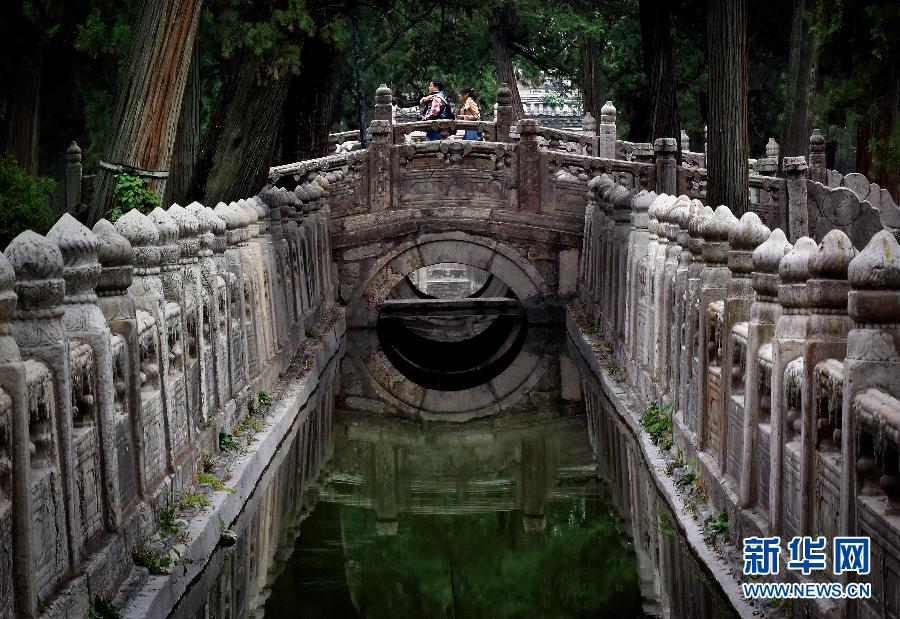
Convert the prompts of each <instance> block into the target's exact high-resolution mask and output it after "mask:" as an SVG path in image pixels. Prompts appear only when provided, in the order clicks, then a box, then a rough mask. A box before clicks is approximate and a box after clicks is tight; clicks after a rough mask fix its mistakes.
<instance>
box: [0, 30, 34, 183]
mask: <svg viewBox="0 0 900 619" xmlns="http://www.w3.org/2000/svg"><path fill="white" fill-rule="evenodd" d="M29 43H30V45H29V47H31V49H29V51H28V54H27V57H26V58H25V59H23V63H22V64H23V65H24V68H25V72H26V73H27V75H26V77H25V78H24V79H23V80H22V82H21V83H20V85H19V86H18V87H16V88H13V89H12V93H11V96H10V97H9V98H8V100H7V105H8V111H7V114H8V117H7V132H6V150H7V151H8V152H9V153H10V154H12V155H13V157H15V158H16V162H17V163H18V164H19V167H20V168H22V170H23V171H24V172H25V173H26V174H28V175H30V176H34V177H37V175H38V154H39V152H40V151H39V148H38V146H39V141H38V140H39V136H40V107H41V105H40V104H41V73H42V67H43V53H42V51H41V47H40V45H39V44H38V43H37V40H36V38H35V39H34V40H33V41H30V42H29Z"/></svg>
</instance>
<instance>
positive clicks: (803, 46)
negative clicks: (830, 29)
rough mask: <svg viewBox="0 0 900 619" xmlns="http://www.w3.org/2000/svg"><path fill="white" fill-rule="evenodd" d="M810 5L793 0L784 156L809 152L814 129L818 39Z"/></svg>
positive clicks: (806, 2)
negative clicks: (810, 135)
mask: <svg viewBox="0 0 900 619" xmlns="http://www.w3.org/2000/svg"><path fill="white" fill-rule="evenodd" d="M810 5H811V2H810V1H809V0H794V15H793V22H792V25H791V48H790V52H789V54H788V70H787V84H786V85H785V93H784V94H785V97H784V126H783V127H782V131H781V154H782V155H783V156H785V157H799V156H801V155H807V150H808V147H809V134H810V132H811V131H812V126H811V122H810V107H811V105H812V96H813V92H814V91H815V85H816V68H817V64H818V57H819V54H818V51H819V41H818V37H817V36H816V33H815V32H814V31H813V30H812V28H811V26H812V15H811V9H812V6H810Z"/></svg>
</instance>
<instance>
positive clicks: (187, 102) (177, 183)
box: [163, 38, 200, 205]
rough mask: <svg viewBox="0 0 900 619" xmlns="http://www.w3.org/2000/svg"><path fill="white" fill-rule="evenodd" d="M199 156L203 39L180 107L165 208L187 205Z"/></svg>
mask: <svg viewBox="0 0 900 619" xmlns="http://www.w3.org/2000/svg"><path fill="white" fill-rule="evenodd" d="M198 152H200V39H199V38H198V39H196V41H195V43H194V51H193V54H192V56H191V68H190V69H189V70H188V78H187V85H186V86H185V89H184V98H183V100H182V103H181V119H180V120H179V121H178V134H177V136H176V138H175V149H174V151H173V152H172V171H171V172H169V182H167V183H166V197H165V199H164V200H163V204H165V205H169V204H172V203H175V202H177V203H179V204H182V205H184V204H185V198H187V195H188V190H189V189H190V185H191V176H192V175H193V173H194V161H196V160H197V153H198Z"/></svg>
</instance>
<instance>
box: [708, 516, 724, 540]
mask: <svg viewBox="0 0 900 619" xmlns="http://www.w3.org/2000/svg"><path fill="white" fill-rule="evenodd" d="M728 534H729V528H728V513H727V512H722V513H721V514H719V515H718V516H716V517H715V518H710V519H709V521H707V523H706V528H705V529H704V530H703V537H704V538H705V539H707V540H712V539H715V538H716V537H717V536H719V535H723V536H724V537H725V541H728Z"/></svg>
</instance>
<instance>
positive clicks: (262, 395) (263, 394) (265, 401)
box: [256, 391, 273, 406]
mask: <svg viewBox="0 0 900 619" xmlns="http://www.w3.org/2000/svg"><path fill="white" fill-rule="evenodd" d="M256 397H257V398H258V399H259V403H260V404H262V405H263V406H269V405H270V404H271V403H272V401H273V400H272V396H271V395H269V393H268V392H267V391H259V392H258V393H257V394H256Z"/></svg>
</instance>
